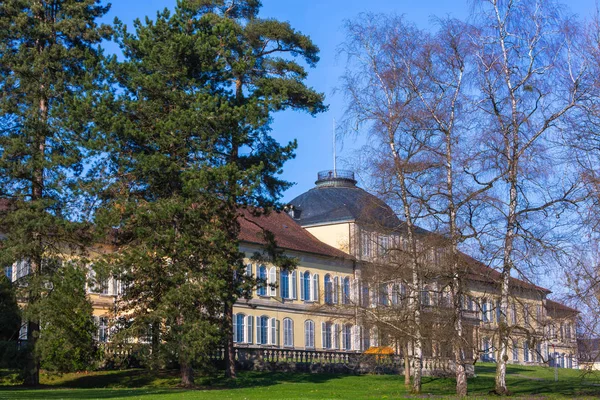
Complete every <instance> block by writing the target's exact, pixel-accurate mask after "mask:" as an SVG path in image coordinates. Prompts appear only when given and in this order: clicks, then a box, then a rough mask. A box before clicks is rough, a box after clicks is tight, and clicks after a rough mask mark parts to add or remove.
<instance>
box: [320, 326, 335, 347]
mask: <svg viewBox="0 0 600 400" xmlns="http://www.w3.org/2000/svg"><path fill="white" fill-rule="evenodd" d="M332 329H333V324H332V323H331V322H322V323H321V345H322V347H323V348H324V349H331V348H332V347H333V344H332V341H331V337H332Z"/></svg>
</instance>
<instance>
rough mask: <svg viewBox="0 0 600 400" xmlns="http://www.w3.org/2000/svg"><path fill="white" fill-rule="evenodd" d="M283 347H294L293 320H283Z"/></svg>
mask: <svg viewBox="0 0 600 400" xmlns="http://www.w3.org/2000/svg"><path fill="white" fill-rule="evenodd" d="M283 346H284V347H294V320H293V319H291V318H284V319H283Z"/></svg>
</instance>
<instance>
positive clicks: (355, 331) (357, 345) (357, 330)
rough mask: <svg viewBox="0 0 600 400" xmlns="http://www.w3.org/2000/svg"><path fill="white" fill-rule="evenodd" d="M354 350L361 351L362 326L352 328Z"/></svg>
mask: <svg viewBox="0 0 600 400" xmlns="http://www.w3.org/2000/svg"><path fill="white" fill-rule="evenodd" d="M352 350H360V326H358V325H354V326H353V327H352Z"/></svg>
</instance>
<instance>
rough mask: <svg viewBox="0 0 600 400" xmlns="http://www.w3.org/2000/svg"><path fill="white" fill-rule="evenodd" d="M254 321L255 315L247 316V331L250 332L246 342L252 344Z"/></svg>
mask: <svg viewBox="0 0 600 400" xmlns="http://www.w3.org/2000/svg"><path fill="white" fill-rule="evenodd" d="M253 321H254V317H253V316H252V315H248V316H247V317H246V331H247V332H248V334H247V335H246V342H247V343H250V344H252V343H253V340H252V339H253V338H252V334H253V333H254V331H253V329H252V328H253V326H252V325H253V323H252V322H253Z"/></svg>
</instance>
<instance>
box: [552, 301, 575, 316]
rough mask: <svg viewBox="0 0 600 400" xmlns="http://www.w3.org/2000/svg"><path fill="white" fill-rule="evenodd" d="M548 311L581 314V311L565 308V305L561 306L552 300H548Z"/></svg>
mask: <svg viewBox="0 0 600 400" xmlns="http://www.w3.org/2000/svg"><path fill="white" fill-rule="evenodd" d="M546 309H547V310H548V311H554V312H556V311H560V312H567V313H579V310H576V309H574V308H571V307H569V306H565V305H564V304H561V303H559V302H557V301H553V300H550V299H546Z"/></svg>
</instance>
